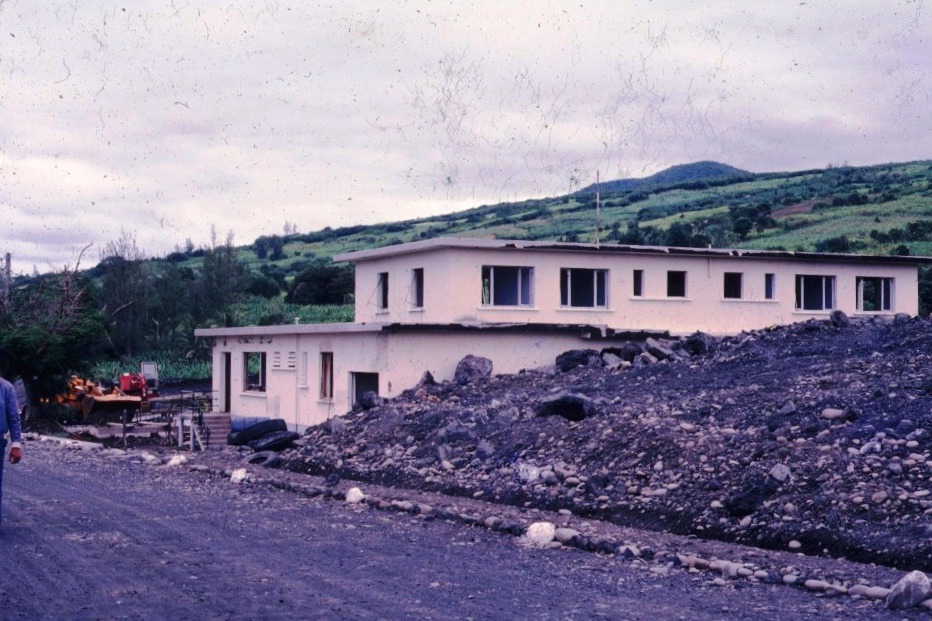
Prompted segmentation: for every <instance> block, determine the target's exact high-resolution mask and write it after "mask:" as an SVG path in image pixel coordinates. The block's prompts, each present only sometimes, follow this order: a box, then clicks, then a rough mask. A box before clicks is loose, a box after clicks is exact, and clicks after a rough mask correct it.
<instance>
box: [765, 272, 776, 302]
mask: <svg viewBox="0 0 932 621" xmlns="http://www.w3.org/2000/svg"><path fill="white" fill-rule="evenodd" d="M776 289H777V282H776V276H775V275H774V274H764V299H767V300H772V299H773V298H774V297H775V296H776Z"/></svg>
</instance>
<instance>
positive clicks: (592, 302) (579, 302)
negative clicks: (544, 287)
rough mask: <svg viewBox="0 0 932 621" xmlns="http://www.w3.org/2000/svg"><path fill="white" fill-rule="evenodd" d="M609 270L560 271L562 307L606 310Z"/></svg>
mask: <svg viewBox="0 0 932 621" xmlns="http://www.w3.org/2000/svg"><path fill="white" fill-rule="evenodd" d="M606 274H607V270H590V269H569V268H563V269H561V270H560V305H561V306H571V307H576V306H578V307H584V308H594V307H599V308H605V306H606V299H607V296H606V293H605V282H606Z"/></svg>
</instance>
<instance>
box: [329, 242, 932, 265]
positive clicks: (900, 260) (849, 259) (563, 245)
mask: <svg viewBox="0 0 932 621" xmlns="http://www.w3.org/2000/svg"><path fill="white" fill-rule="evenodd" d="M443 249H463V250H518V251H520V250H540V251H545V252H585V253H608V254H634V255H654V256H657V255H671V256H673V255H675V256H694V257H706V258H707V257H719V258H732V257H734V258H745V259H767V260H782V261H814V262H815V261H818V262H825V261H831V262H834V263H874V264H887V265H889V264H894V265H920V264H929V263H932V257H920V256H905V257H901V256H888V255H868V254H841V253H834V252H793V251H789V250H747V249H732V248H684V247H676V246H632V245H621V244H592V243H577V242H556V241H528V240H518V239H482V238H472V237H435V238H433V239H423V240H419V241H413V242H407V243H404V244H395V245H392V246H382V247H381V248H371V249H369V250H356V251H354V252H344V253H341V254H337V255H335V256H334V257H333V260H334V262H349V263H358V262H361V261H371V260H375V259H382V258H387V257H395V256H401V255H405V254H416V253H421V252H429V251H431V250H443Z"/></svg>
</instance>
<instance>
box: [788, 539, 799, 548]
mask: <svg viewBox="0 0 932 621" xmlns="http://www.w3.org/2000/svg"><path fill="white" fill-rule="evenodd" d="M786 547H788V548H789V549H790V550H798V549H800V548H801V547H803V544H801V543H799V542H798V541H796V540H795V539H794V540H792V541H791V542H789V543H788V544H786Z"/></svg>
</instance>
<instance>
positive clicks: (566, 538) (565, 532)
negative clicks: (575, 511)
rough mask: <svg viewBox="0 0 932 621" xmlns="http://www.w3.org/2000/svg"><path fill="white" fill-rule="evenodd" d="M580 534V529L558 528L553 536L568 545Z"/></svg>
mask: <svg viewBox="0 0 932 621" xmlns="http://www.w3.org/2000/svg"><path fill="white" fill-rule="evenodd" d="M578 536H579V531H578V530H576V529H575V528H558V529H556V530H555V531H554V533H553V538H554V539H556V540H557V541H559V542H560V543H562V544H563V545H567V544H568V543H570V542H571V541H572V540H573V537H578Z"/></svg>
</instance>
